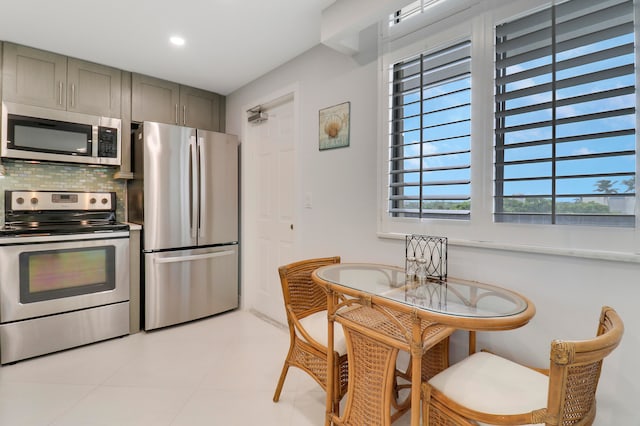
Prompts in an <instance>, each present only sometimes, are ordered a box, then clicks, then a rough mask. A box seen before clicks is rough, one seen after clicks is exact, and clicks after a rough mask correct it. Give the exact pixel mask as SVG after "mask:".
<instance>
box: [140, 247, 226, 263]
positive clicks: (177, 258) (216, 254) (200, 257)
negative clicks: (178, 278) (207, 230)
mask: <svg viewBox="0 0 640 426" xmlns="http://www.w3.org/2000/svg"><path fill="white" fill-rule="evenodd" d="M233 254H235V251H233V250H223V251H216V252H214V253H205V254H194V255H191V256H174V257H161V258H160V257H159V258H154V259H153V262H154V263H157V264H158V263H175V262H190V261H192V260H203V259H211V258H213V257H222V256H230V255H233Z"/></svg>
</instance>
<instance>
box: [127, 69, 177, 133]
mask: <svg viewBox="0 0 640 426" xmlns="http://www.w3.org/2000/svg"><path fill="white" fill-rule="evenodd" d="M179 102H180V85H179V84H177V83H172V82H170V81H165V80H160V79H158V78H153V77H148V76H145V75H140V74H135V73H134V74H132V76H131V119H132V120H133V121H139V122H143V121H157V122H159V123H167V124H178V120H179V105H178V104H179Z"/></svg>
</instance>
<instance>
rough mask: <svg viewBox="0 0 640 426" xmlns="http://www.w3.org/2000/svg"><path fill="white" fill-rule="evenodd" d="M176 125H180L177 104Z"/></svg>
mask: <svg viewBox="0 0 640 426" xmlns="http://www.w3.org/2000/svg"><path fill="white" fill-rule="evenodd" d="M176 124H180V121H178V104H176Z"/></svg>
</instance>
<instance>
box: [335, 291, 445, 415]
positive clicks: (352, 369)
mask: <svg viewBox="0 0 640 426" xmlns="http://www.w3.org/2000/svg"><path fill="white" fill-rule="evenodd" d="M349 303H351V304H349ZM335 319H336V321H337V322H338V323H340V324H342V327H343V329H344V334H345V338H346V341H347V349H348V354H349V383H348V392H347V400H346V403H344V410H343V413H342V415H341V416H340V417H338V416H337V415H336V416H334V418H333V419H332V421H333V424H335V425H338V426H363V425H380V426H389V425H391V424H392V423H393V422H394V421H395V420H397V419H398V418H400V417H401V416H402V415H403V414H404V413H405V412H406V411H407V410H408V409H409V408H410V403H411V400H410V394H404V395H400V392H399V391H398V381H397V378H398V372H397V371H396V360H397V356H398V353H399V351H410V350H411V346H412V343H411V339H412V333H411V331H412V327H413V324H414V321H420V324H419V325H420V334H421V340H422V345H421V351H422V353H423V355H422V360H423V362H422V374H423V375H424V374H427V375H429V376H431V375H433V374H434V372H438V371H441V370H442V369H443V368H445V367H446V366H448V363H449V359H448V355H449V351H448V339H449V336H450V335H451V334H452V333H453V332H454V330H455V329H454V328H453V327H449V326H445V325H442V324H435V323H432V322H430V321H424V320H422V321H421V320H419V319H418V318H417V317H416V316H414V315H411V314H410V313H404V312H396V311H392V310H391V309H389V308H386V307H382V306H378V305H375V304H370V303H365V304H364V305H363V304H361V302H360V301H358V300H349V301H348V302H346V304H345V305H344V307H343V308H341V309H339V310H338V312H337V313H336V317H335ZM443 341H444V342H447V346H446V347H445V346H443V345H442V342H443ZM403 387H404V388H408V387H410V386H403Z"/></svg>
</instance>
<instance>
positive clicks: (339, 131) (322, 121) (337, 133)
mask: <svg viewBox="0 0 640 426" xmlns="http://www.w3.org/2000/svg"><path fill="white" fill-rule="evenodd" d="M350 115H351V102H343V103H341V104H338V105H334V106H330V107H327V108H324V109H321V110H320V111H319V126H318V147H319V149H320V151H324V150H327V149H335V148H344V147H347V146H349V137H350V133H351V123H350V119H351V118H350Z"/></svg>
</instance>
